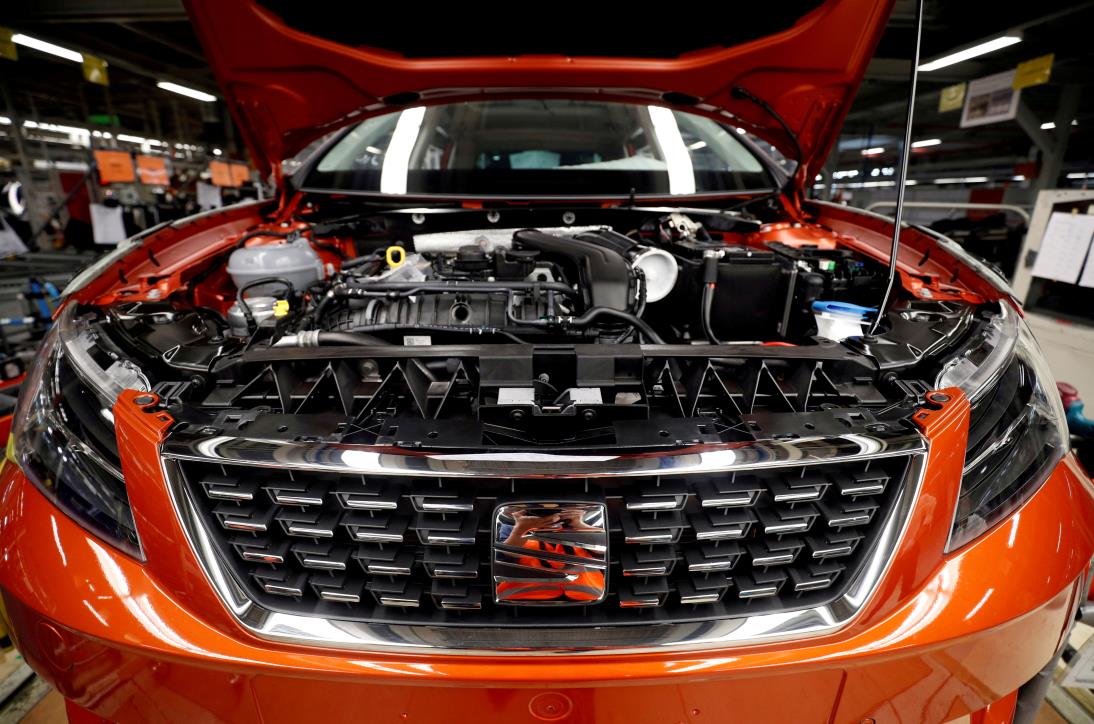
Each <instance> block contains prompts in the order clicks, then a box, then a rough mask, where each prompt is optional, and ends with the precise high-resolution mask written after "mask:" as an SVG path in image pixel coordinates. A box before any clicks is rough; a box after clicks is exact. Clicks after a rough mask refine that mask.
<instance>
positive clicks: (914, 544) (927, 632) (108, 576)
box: [0, 406, 1094, 724]
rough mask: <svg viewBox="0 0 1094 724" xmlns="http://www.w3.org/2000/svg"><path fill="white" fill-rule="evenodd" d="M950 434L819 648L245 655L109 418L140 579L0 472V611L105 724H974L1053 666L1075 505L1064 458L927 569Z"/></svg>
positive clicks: (1074, 569)
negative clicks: (960, 720)
mask: <svg viewBox="0 0 1094 724" xmlns="http://www.w3.org/2000/svg"><path fill="white" fill-rule="evenodd" d="M116 412H117V410H116ZM132 414H133V415H139V414H146V413H140V412H139V411H133V413H132ZM966 415H967V407H965V408H961V407H960V406H955V407H952V408H951V409H949V410H942V411H941V412H939V413H935V414H934V416H933V418H932V419H930V420H924V421H923V425H924V429H925V434H927V435H928V437H929V438H930V439H931V443H932V445H931V454H930V457H929V462H928V468H927V475H926V476H925V480H924V483H923V488H922V490H921V493H920V498H919V501H918V503H917V505H916V508H915V510H914V511H913V515H912V517H911V519H910V521H909V525H908V529H907V531H906V533H905V535H904V538H903V540H902V542H901V545H900V548H899V550H898V552H897V554H896V557H895V558H894V561H893V564H892V565H891V567H890V568H889V570H888V571H887V572H886V573H885V575H884V576H883V578H882V581H881V584H880V585H879V586H878V588H877V590H876V591H875V594H874V595H873V597H872V598H871V600H870V601H869V602H868V603H867V605H866V607H865V608H864V609H863V610H862V611H861V612H860V615H859V616H858V617H856V618H855V619H854V620H853V621H852V622H851V623H850V624H849V625H848V626H846V627H845V628H843V629H842V630H840V631H838V632H836V633H834V634H831V635H827V636H824V637H817V638H812V639H806V640H800V641H787V642H782V643H773V644H765V645H762V646H750V647H737V648H733V649H722V650H706V651H687V652H681V651H677V652H666V653H649V654H628V655H600V654H596V653H585V654H584V655H582V656H580V657H575V656H570V655H566V654H556V655H552V656H535V657H519V656H516V657H515V656H512V655H509V656H506V657H498V656H492V655H489V654H482V653H479V654H477V655H466V656H448V655H437V654H431V653H430V652H429V651H428V650H424V651H423V652H422V653H420V654H415V653H408V654H379V653H368V652H346V651H330V650H322V649H316V648H310V649H309V648H303V647H299V646H291V645H287V644H279V643H274V642H271V641H264V640H260V639H257V638H255V637H253V636H252V635H250V634H248V633H247V632H245V631H244V630H243V629H242V628H241V627H240V626H239V625H238V624H237V623H236V622H235V620H234V619H233V618H232V617H231V615H230V614H229V612H228V611H227V610H225V608H224V606H223V604H222V603H221V602H220V601H219V599H217V598H216V596H215V595H214V594H213V592H212V588H211V586H210V584H209V582H208V580H207V579H206V578H205V577H204V574H203V572H202V570H201V568H200V566H199V564H198V562H197V560H196V559H195V557H194V555H193V552H192V551H191V550H190V548H189V547H188V546H187V545H186V544H185V542H184V541H185V539H184V537H183V536H182V533H181V530H180V528H179V523H178V519H177V517H176V516H175V514H174V512H173V510H172V508H171V505H170V502H169V500H168V499H167V497H166V496H167V493H166V490H165V486H164V484H163V480H162V476H161V475H160V473H159V460H158V458H157V457H156V456H154V455H149V454H147V453H148V451H149V450H154V449H155V445H156V444H157V443H158V440H159V439H161V433H162V429H163V428H162V427H161V426H160V423H162V424H163V425H166V424H168V421H167V420H164V419H163V418H162V417H156V418H155V419H154V420H152V424H147V425H140V424H136V422H135V421H134V419H131V418H130V415H129V413H128V412H124V411H123V414H121V415H118V420H119V428H118V430H119V439H120V441H121V442H122V445H123V449H127V450H130V451H131V453H132V454H131V455H130V456H129V457H128V458H127V461H126V469H125V473H126V479H127V481H128V483H129V489H130V495H131V499H132V501H133V505H134V511H135V513H136V514H137V516H138V527H139V529H140V531H141V536H142V542H143V544H144V549H145V552H146V554H147V557H148V562H147V563H143V564H142V563H140V562H137V561H135V560H133V559H132V558H129V557H128V556H126V555H124V554H122V553H119V552H118V551H116V550H115V549H113V548H111V547H110V546H108V545H106V544H104V543H102V542H101V541H100V540H98V539H97V538H95V537H93V536H91V535H89V534H88V533H87V532H85V531H84V530H83V529H82V528H81V527H80V526H78V525H77V524H76V523H74V522H73V521H72V520H71V519H69V518H67V517H66V516H65V515H64V514H62V513H61V512H60V511H59V510H57V509H56V508H55V507H54V506H53V505H52V504H51V503H50V502H49V501H48V500H47V499H46V498H44V497H43V496H42V495H41V494H40V493H39V492H38V491H37V489H35V488H34V487H33V485H31V484H30V483H29V482H28V481H27V480H26V478H25V477H24V476H23V475H22V473H21V472H19V471H18V470H17V469H15V467H14V466H12V465H10V464H9V465H6V466H4V469H3V471H2V472H0V525H2V526H3V535H2V536H0V592H2V595H3V601H4V604H5V607H6V612H7V617H8V619H9V620H10V623H11V630H12V632H13V634H14V637H15V639H16V642H17V644H18V645H19V647H20V650H21V651H22V653H23V655H24V656H25V658H26V660H27V661H28V662H29V663H30V664H31V665H32V666H33V667H34V668H35V669H36V670H37V671H38V672H39V673H41V674H42V675H43V676H44V677H46V678H47V679H48V680H49V681H50V682H51V683H52V684H53V685H54V686H56V687H57V688H58V690H59V691H60V692H61V693H62V694H63V695H64V696H65V697H67V698H68V699H69V700H71V701H73V702H74V703H75V704H77V705H78V706H80V707H83V708H85V709H87V710H90V711H93V712H94V713H95V714H97V715H100V716H103V717H106V718H108V719H111V720H119V721H146V720H150V719H151V720H164V721H187V722H192V721H194V720H195V719H197V720H202V721H209V720H212V721H230V722H247V721H262V722H281V721H285V722H294V723H295V722H299V721H301V720H305V721H313V720H322V719H330V720H348V719H351V718H352V719H360V718H362V716H364V717H365V718H366V719H368V720H374V721H410V722H414V721H420V722H434V721H445V722H451V721H464V720H467V721H470V720H475V721H482V720H487V721H493V720H505V721H511V722H520V721H529V722H536V721H560V722H594V721H595V722H620V723H621V724H622V723H624V722H625V723H626V724H641V723H644V722H651V723H652V722H666V721H669V722H676V721H681V722H682V721H688V722H703V721H725V720H727V719H732V720H733V721H765V722H766V721H795V722H810V721H840V722H843V721H853V722H858V721H863V720H864V719H867V718H873V719H876V720H885V721H892V720H898V719H899V720H900V721H932V722H933V721H945V720H949V719H953V718H956V717H960V716H962V715H964V714H968V713H972V712H981V716H983V711H984V710H985V708H986V707H991V706H992V705H993V703H996V702H999V701H1000V700H1003V701H1004V702H1006V701H1009V700H1008V699H1007V697H1008V696H1009V695H1011V694H1012V693H1013V692H1014V691H1015V690H1016V689H1017V688H1018V687H1019V686H1021V685H1022V684H1023V683H1024V682H1026V681H1027V680H1029V679H1030V678H1032V677H1033V676H1034V674H1036V673H1037V671H1039V670H1040V669H1041V668H1042V667H1043V666H1044V665H1045V664H1046V663H1047V662H1048V661H1049V660H1050V659H1051V658H1052V656H1053V655H1054V653H1055V652H1056V651H1057V650H1058V648H1059V646H1060V644H1061V642H1062V640H1063V637H1064V635H1065V634H1066V632H1067V630H1068V629H1069V627H1070V623H1071V621H1072V619H1073V616H1074V612H1075V608H1076V606H1077V605H1078V604H1079V603H1080V602H1081V600H1084V599H1085V595H1086V584H1087V574H1088V569H1089V565H1090V562H1091V558H1092V557H1094V487H1092V486H1091V483H1090V481H1089V480H1088V479H1087V478H1086V477H1085V475H1084V474H1083V473H1082V471H1081V470H1080V469H1079V467H1078V466H1077V464H1075V463H1074V461H1073V460H1071V459H1070V458H1068V459H1067V460H1066V461H1065V462H1064V463H1062V464H1061V465H1060V466H1058V468H1057V469H1056V470H1055V472H1054V473H1053V474H1052V476H1051V477H1050V478H1049V480H1048V481H1047V482H1046V483H1045V484H1044V486H1043V487H1042V488H1041V489H1040V490H1039V491H1038V492H1037V493H1036V494H1035V495H1034V496H1033V497H1032V498H1031V499H1030V500H1029V501H1027V503H1026V504H1025V505H1024V506H1022V507H1021V508H1020V509H1019V510H1017V511H1016V512H1015V513H1014V514H1013V515H1012V516H1011V517H1010V518H1009V519H1007V520H1005V521H1003V522H1002V523H1001V524H1000V525H998V526H997V527H995V528H994V529H993V530H992V531H990V532H989V533H988V534H986V535H984V536H982V537H981V538H980V539H978V540H977V541H975V542H974V543H973V544H971V545H969V546H967V547H965V548H963V549H961V550H959V551H957V552H955V553H954V554H951V555H949V556H944V555H943V554H942V547H943V546H944V544H945V538H946V534H947V533H948V531H949V527H950V522H951V518H952V510H953V502H952V501H953V499H954V495H955V494H956V484H957V481H958V478H959V475H960V467H961V460H962V455H961V452H962V450H963V448H964V445H963V439H962V437H963V432H962V431H963V429H964V424H965V422H964V421H965V419H967V418H966V417H965V416H966ZM146 419H147V418H146ZM994 711H995V713H997V711H998V704H996V706H995V707H994ZM994 716H995V714H994V713H993V714H992V717H994ZM992 717H988V716H983V718H982V719H981V720H994V719H993V718H992Z"/></svg>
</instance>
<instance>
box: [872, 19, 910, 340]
mask: <svg viewBox="0 0 1094 724" xmlns="http://www.w3.org/2000/svg"><path fill="white" fill-rule="evenodd" d="M922 38H923V0H916V4H915V52H914V53H913V55H912V72H911V89H910V90H909V91H908V115H907V117H906V118H905V120H904V145H903V146H902V147H901V149H900V174H899V175H898V176H897V179H896V215H895V217H894V218H893V245H892V251H891V252H890V254H889V283H888V284H886V285H885V296H883V297H882V298H881V304H880V305H879V306H878V308H877V316H876V317H875V318H874V323H873V324H872V325H870V334H871V335H873V334H876V333H877V330H878V327H879V326H881V320H882V319H884V318H885V309H886V307H888V306H889V297H890V296H892V294H893V284H894V283H895V282H896V265H897V258H898V257H899V255H900V224H901V219H902V218H903V217H904V187H905V185H906V182H907V180H908V159H909V157H910V156H911V155H912V118H913V117H914V115H915V89H916V79H917V74H918V72H919V45H920V41H921V40H922Z"/></svg>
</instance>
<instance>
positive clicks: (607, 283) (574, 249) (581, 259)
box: [513, 229, 635, 312]
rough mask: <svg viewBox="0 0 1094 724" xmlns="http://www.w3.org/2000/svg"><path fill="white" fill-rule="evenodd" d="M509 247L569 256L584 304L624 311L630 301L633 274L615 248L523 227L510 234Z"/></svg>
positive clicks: (633, 296) (629, 304) (632, 299)
mask: <svg viewBox="0 0 1094 724" xmlns="http://www.w3.org/2000/svg"><path fill="white" fill-rule="evenodd" d="M513 246H515V247H518V248H523V249H537V250H539V251H541V252H545V253H548V254H554V255H556V256H562V257H566V258H568V259H570V260H571V261H572V262H573V263H574V264H576V265H577V272H578V275H579V282H580V285H581V288H582V289H583V290H584V291H585V293H586V295H587V299H586V300H585V301H586V305H587V307H607V308H609V309H617V310H619V311H621V312H626V311H628V310H629V309H630V308H631V305H632V303H633V302H634V299H635V295H634V289H633V288H632V286H631V284H632V281H633V280H634V275H633V273H632V272H631V266H630V264H629V263H628V262H627V258H626V257H625V256H623V255H622V254H621V253H619V252H618V251H616V250H615V249H610V248H608V247H605V246H601V245H599V244H593V243H591V242H588V241H583V240H581V239H575V238H572V237H562V236H554V235H552V234H545V233H543V232H542V231H538V230H536V229H523V230H521V231H518V232H516V233H515V234H513Z"/></svg>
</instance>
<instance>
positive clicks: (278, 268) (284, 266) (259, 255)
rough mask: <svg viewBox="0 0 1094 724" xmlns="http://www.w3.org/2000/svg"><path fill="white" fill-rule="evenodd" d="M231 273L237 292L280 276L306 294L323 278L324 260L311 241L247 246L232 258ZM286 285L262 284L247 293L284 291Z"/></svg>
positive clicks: (257, 294) (262, 293) (259, 293)
mask: <svg viewBox="0 0 1094 724" xmlns="http://www.w3.org/2000/svg"><path fill="white" fill-rule="evenodd" d="M228 274H229V276H231V277H232V281H233V282H235V285H236V288H237V289H242V288H243V286H244V285H246V284H249V283H250V282H253V281H257V280H258V279H265V278H268V277H277V278H279V279H284V280H286V281H287V282H289V283H290V284H292V286H293V289H294V290H295V291H298V292H299V291H303V290H305V289H307V288H308V287H309V286H311V285H312V284H314V283H315V282H317V281H319V280H320V279H322V278H323V276H324V274H323V261H322V260H321V259H320V258H319V255H318V254H316V253H315V250H314V249H312V248H311V244H309V243H308V241H307V239H297V240H296V241H290V242H278V243H276V244H263V245H261V246H245V247H242V248H239V249H236V250H235V251H233V252H232V254H231V256H229V257H228ZM284 290H285V287H284V285H283V284H272V283H271V284H259V285H257V286H254V287H251V288H250V289H248V290H247V294H248V296H251V295H254V296H261V295H264V294H266V295H268V294H273V293H274V292H282V291H284Z"/></svg>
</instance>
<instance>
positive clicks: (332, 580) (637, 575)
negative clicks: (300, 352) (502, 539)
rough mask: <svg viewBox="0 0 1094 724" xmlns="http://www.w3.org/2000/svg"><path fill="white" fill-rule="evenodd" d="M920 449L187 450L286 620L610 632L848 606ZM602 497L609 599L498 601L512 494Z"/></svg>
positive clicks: (198, 490)
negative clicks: (498, 565)
mask: <svg viewBox="0 0 1094 724" xmlns="http://www.w3.org/2000/svg"><path fill="white" fill-rule="evenodd" d="M910 460H911V456H910V455H897V456H893V457H885V458H877V459H871V460H857V461H854V462H838V463H822V464H810V465H799V466H792V467H780V468H775V469H764V470H755V471H738V472H726V473H704V474H676V475H661V476H655V475H651V476H645V477H590V478H557V479H544V478H514V479H507V478H467V477H432V478H431V477H414V476H374V475H347V474H334V473H326V472H321V471H315V470H312V469H288V468H276V469H273V468H265V467H255V466H249V465H244V464H222V463H220V462H199V461H195V460H173V461H169V463H168V464H169V465H177V466H178V467H177V471H178V472H179V473H180V475H178V476H177V478H178V481H179V484H181V485H182V486H183V488H184V491H185V494H186V495H187V497H188V499H189V500H190V504H191V505H192V506H193V507H194V508H195V509H196V511H197V514H198V517H199V518H200V522H201V524H202V525H203V527H204V528H205V529H206V532H207V534H208V537H209V538H210V539H211V541H212V542H213V544H214V546H215V550H216V555H218V556H219V557H220V558H221V562H222V563H223V564H226V567H227V568H228V569H229V570H230V571H232V572H233V573H234V576H235V578H236V579H237V582H238V583H239V584H240V585H241V586H242V588H243V590H245V591H246V592H247V594H248V596H249V597H250V598H252V599H253V600H255V601H257V602H258V603H259V604H260V605H262V606H264V607H266V608H268V609H270V610H273V611H279V612H285V613H294V614H303V615H311V616H322V617H327V618H336V619H347V620H356V621H362V622H369V623H386V624H431V625H452V626H461V625H464V626H535V625H559V626H582V625H589V626H597V625H604V624H643V623H651V622H673V621H704V620H712V619H723V618H732V617H737V616H750V615H755V614H760V613H770V612H777V611H789V610H794V609H800V608H806V607H814V606H819V605H823V604H826V603H829V602H831V601H833V600H835V599H836V598H838V597H839V596H840V595H841V593H842V592H843V591H844V590H845V588H846V585H847V583H848V582H849V581H851V580H852V579H853V577H854V575H855V573H856V571H858V570H859V569H860V568H861V567H862V566H863V564H864V562H865V561H866V560H867V559H868V558H869V553H870V551H871V549H872V548H873V547H874V545H875V543H876V542H877V538H878V536H879V531H880V530H881V528H882V526H883V523H884V520H885V518H886V516H887V515H888V513H889V512H890V511H892V510H894V508H895V505H894V501H895V500H896V499H897V498H898V497H899V495H900V493H901V490H902V488H903V487H904V486H905V485H907V484H909V483H908V481H907V480H906V478H907V477H908V472H909V469H910V468H909V463H910ZM573 500H588V501H594V502H603V503H605V504H606V507H607V511H608V530H609V561H610V565H609V569H608V595H607V598H606V599H605V600H604V601H603V602H600V603H597V604H594V605H588V606H572V605H571V606H512V605H504V604H498V603H495V601H494V594H493V588H492V584H491V581H492V579H491V571H490V561H491V549H490V546H491V528H492V524H493V512H494V509H495V506H497V505H498V504H499V503H503V502H507V501H573Z"/></svg>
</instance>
